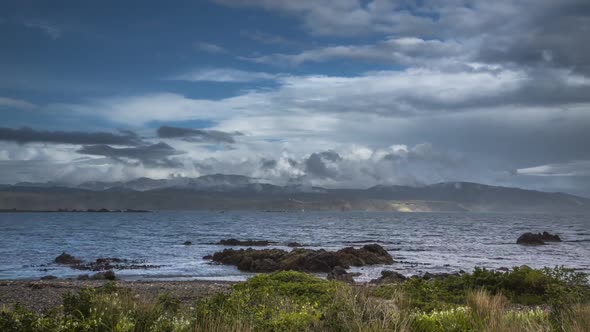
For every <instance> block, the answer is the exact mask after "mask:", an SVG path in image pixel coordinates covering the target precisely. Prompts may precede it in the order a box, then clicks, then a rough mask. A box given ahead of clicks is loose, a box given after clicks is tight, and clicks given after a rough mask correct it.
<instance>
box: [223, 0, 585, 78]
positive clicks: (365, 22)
mask: <svg viewBox="0 0 590 332" xmlns="http://www.w3.org/2000/svg"><path fill="white" fill-rule="evenodd" d="M216 2H217V3H220V4H222V5H227V6H234V7H254V8H261V9H265V10H268V11H278V12H283V13H287V14H290V15H293V16H294V17H296V18H299V20H300V22H301V24H302V26H303V27H304V28H305V29H306V30H307V31H308V32H310V33H311V34H314V35H327V36H342V37H354V36H358V35H373V36H375V35H376V36H388V37H390V38H398V39H399V38H405V37H409V38H419V39H422V40H441V41H444V42H448V41H452V40H459V41H460V42H461V43H463V44H466V45H467V44H468V45H469V47H466V48H465V49H466V50H468V51H469V53H472V54H469V55H470V56H473V58H472V60H473V61H477V62H485V63H501V64H510V63H512V64H518V65H525V66H530V65H533V66H543V67H555V68H562V69H564V68H565V69H570V70H572V71H575V72H584V73H588V72H590V67H589V62H588V59H589V58H590V46H588V45H587V43H580V41H581V40H585V38H586V36H588V35H589V34H590V5H589V4H588V2H587V1H584V0H565V1H553V0H524V1H517V2H515V1H509V0H500V1H494V2H489V1H485V0H474V1H469V2H458V1H436V0H426V1H402V2H396V1H391V0H373V1H368V2H365V1H357V0H340V1H322V2H318V1H297V2H293V1H288V0H276V1H268V0H245V1H244V0H216ZM541 27H542V28H541ZM380 44H381V43H378V44H376V45H374V46H370V45H365V46H364V47H362V46H357V47H351V46H343V45H341V46H332V47H324V48H320V49H317V50H308V51H305V52H303V53H301V54H299V55H298V56H289V57H285V55H282V56H281V55H280V54H277V55H267V56H259V57H258V61H260V62H262V61H265V62H276V61H279V60H280V59H281V58H285V59H288V60H290V61H304V60H305V59H306V58H309V57H319V56H322V55H323V56H332V57H334V56H344V55H343V54H344V53H349V54H350V56H353V57H357V58H358V57H360V58H361V59H367V57H370V56H374V54H373V55H370V54H368V53H371V52H374V51H375V50H374V49H373V48H379V47H380ZM381 47H382V45H381ZM354 53H356V54H354ZM338 54H340V55H338ZM392 57H393V58H395V56H393V55H392ZM379 58H380V59H381V58H382V57H379ZM390 62H392V61H390Z"/></svg>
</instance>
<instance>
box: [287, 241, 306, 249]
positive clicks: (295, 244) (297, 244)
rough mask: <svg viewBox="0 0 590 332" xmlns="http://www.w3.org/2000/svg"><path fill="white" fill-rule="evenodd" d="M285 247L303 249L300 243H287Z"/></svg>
mask: <svg viewBox="0 0 590 332" xmlns="http://www.w3.org/2000/svg"><path fill="white" fill-rule="evenodd" d="M287 247H291V248H297V247H303V245H301V243H299V242H289V243H287Z"/></svg>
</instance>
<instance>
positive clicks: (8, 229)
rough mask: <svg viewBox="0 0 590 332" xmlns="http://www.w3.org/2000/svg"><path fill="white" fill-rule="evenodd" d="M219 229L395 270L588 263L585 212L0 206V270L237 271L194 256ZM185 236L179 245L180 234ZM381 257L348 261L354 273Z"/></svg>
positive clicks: (17, 273) (225, 234)
mask: <svg viewBox="0 0 590 332" xmlns="http://www.w3.org/2000/svg"><path fill="white" fill-rule="evenodd" d="M544 230H546V231H549V232H552V233H557V234H559V235H560V236H561V237H562V239H563V240H564V242H561V243H551V244H548V245H545V246H537V247H527V246H519V245H516V244H515V241H516V239H517V238H518V236H519V235H520V234H521V233H523V232H526V231H534V232H541V231H544ZM225 238H238V239H266V240H271V241H278V242H279V243H280V245H277V246H276V247H280V248H284V249H286V250H290V248H287V247H284V245H285V243H287V242H290V241H297V242H299V243H302V244H305V245H309V246H310V248H326V249H330V250H336V249H340V248H342V247H345V246H361V245H362V244H363V243H365V242H378V243H381V245H383V246H384V247H385V248H386V249H387V250H388V251H389V252H390V253H391V254H392V255H393V256H394V258H395V260H396V261H398V262H397V263H395V264H394V265H391V266H388V267H386V268H387V269H391V270H396V271H399V272H401V273H404V274H420V273H424V272H426V271H429V272H454V271H458V270H460V269H463V270H466V271H468V270H471V269H473V267H475V266H482V267H488V268H498V267H511V266H515V265H522V264H527V265H530V266H532V267H543V266H556V265H565V266H568V267H574V268H578V269H580V270H583V271H586V272H590V217H588V216H550V215H509V214H443V213H365V212H324V213H314V212H311V213H307V212H306V213H254V212H227V213H218V212H154V213H137V214H134V213H129V214H125V213H104V214H102V213H2V214H0V279H21V278H39V277H41V276H44V275H48V274H51V275H56V276H59V277H74V276H76V275H79V274H83V273H85V272H83V271H75V270H72V269H70V268H68V267H62V266H57V265H55V264H52V263H51V262H52V260H53V259H54V258H55V257H56V256H57V255H59V254H60V253H61V252H62V251H66V252H68V253H71V254H73V255H75V256H77V257H80V258H82V259H84V260H95V259H96V258H98V257H119V258H127V259H132V260H144V261H145V262H146V263H147V264H155V265H162V267H161V268H159V269H151V270H123V271H118V272H117V273H118V275H119V276H120V277H122V278H127V279H145V278H158V279H164V278H174V279H219V280H228V279H229V280H241V279H244V278H246V277H247V276H248V274H245V273H241V272H239V271H238V270H237V269H236V268H234V267H232V266H220V265H211V264H209V263H208V262H207V261H204V260H203V259H202V257H203V256H204V255H207V254H211V253H213V252H215V251H218V250H222V249H224V248H225V247H223V246H219V245H214V244H213V243H215V242H217V241H219V240H220V239H225ZM187 240H188V241H192V242H193V244H194V245H192V246H184V245H182V243H183V242H184V241H187ZM383 268H384V267H383V266H378V267H365V268H359V269H356V270H358V271H360V272H362V273H363V274H362V276H361V277H360V278H359V279H360V280H368V279H370V278H374V277H376V276H377V275H379V272H380V271H381V270H382V269H383Z"/></svg>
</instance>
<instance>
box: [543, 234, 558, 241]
mask: <svg viewBox="0 0 590 332" xmlns="http://www.w3.org/2000/svg"><path fill="white" fill-rule="evenodd" d="M541 235H542V237H543V241H545V242H561V238H560V237H559V235H557V234H550V233H547V232H543V234H541Z"/></svg>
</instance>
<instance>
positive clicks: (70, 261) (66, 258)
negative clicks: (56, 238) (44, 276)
mask: <svg viewBox="0 0 590 332" xmlns="http://www.w3.org/2000/svg"><path fill="white" fill-rule="evenodd" d="M54 262H56V263H57V264H61V265H75V264H81V263H82V260H80V259H78V258H76V257H74V256H72V255H70V254H67V253H66V252H65V251H64V252H62V253H61V255H59V256H57V257H55V260H54Z"/></svg>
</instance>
